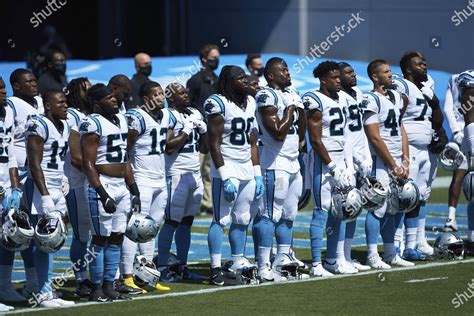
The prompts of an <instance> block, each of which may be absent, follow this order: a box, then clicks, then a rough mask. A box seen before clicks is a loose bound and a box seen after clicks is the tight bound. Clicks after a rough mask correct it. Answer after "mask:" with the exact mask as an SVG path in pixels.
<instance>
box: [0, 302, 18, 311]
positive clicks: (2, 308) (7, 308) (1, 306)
mask: <svg viewBox="0 0 474 316" xmlns="http://www.w3.org/2000/svg"><path fill="white" fill-rule="evenodd" d="M14 309H15V308H14V307H13V306H9V305H5V304H2V303H0V313H4V312H9V311H11V310H14Z"/></svg>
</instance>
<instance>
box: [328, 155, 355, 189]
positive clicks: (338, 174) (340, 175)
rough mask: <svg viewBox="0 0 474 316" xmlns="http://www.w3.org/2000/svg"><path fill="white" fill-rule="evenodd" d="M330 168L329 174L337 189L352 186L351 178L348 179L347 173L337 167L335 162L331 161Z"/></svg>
mask: <svg viewBox="0 0 474 316" xmlns="http://www.w3.org/2000/svg"><path fill="white" fill-rule="evenodd" d="M328 168H329V173H330V174H331V176H332V177H333V179H334V182H335V185H336V187H339V188H344V187H347V186H349V185H350V178H349V177H347V173H346V172H345V171H344V169H341V168H339V167H338V166H336V164H335V163H334V161H331V162H330V163H329V164H328Z"/></svg>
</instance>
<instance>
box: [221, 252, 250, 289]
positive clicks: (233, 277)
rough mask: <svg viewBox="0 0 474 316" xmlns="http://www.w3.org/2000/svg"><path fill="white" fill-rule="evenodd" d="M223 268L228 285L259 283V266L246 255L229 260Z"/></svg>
mask: <svg viewBox="0 0 474 316" xmlns="http://www.w3.org/2000/svg"><path fill="white" fill-rule="evenodd" d="M221 270H222V275H223V277H224V282H225V284H226V285H252V284H258V280H257V266H256V265H255V264H253V263H251V262H250V260H249V259H247V258H245V257H239V258H233V259H230V260H227V261H226V262H225V263H224V265H223V266H222V268H221Z"/></svg>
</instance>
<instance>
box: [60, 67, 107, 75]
mask: <svg viewBox="0 0 474 316" xmlns="http://www.w3.org/2000/svg"><path fill="white" fill-rule="evenodd" d="M100 68H101V65H99V64H92V65H89V66H85V67H82V68H77V69H72V70H69V71H67V75H68V76H74V75H80V74H84V73H87V72H91V71H94V70H97V69H100Z"/></svg>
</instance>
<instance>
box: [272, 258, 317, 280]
mask: <svg viewBox="0 0 474 316" xmlns="http://www.w3.org/2000/svg"><path fill="white" fill-rule="evenodd" d="M272 269H273V272H274V273H276V274H278V275H280V276H281V277H284V278H286V279H287V280H288V281H293V280H302V279H307V278H309V275H307V274H304V273H303V272H302V270H301V267H300V265H299V263H298V261H296V259H295V258H294V257H293V256H292V255H290V254H286V253H279V254H277V255H276V256H275V258H274V259H273V263H272Z"/></svg>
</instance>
